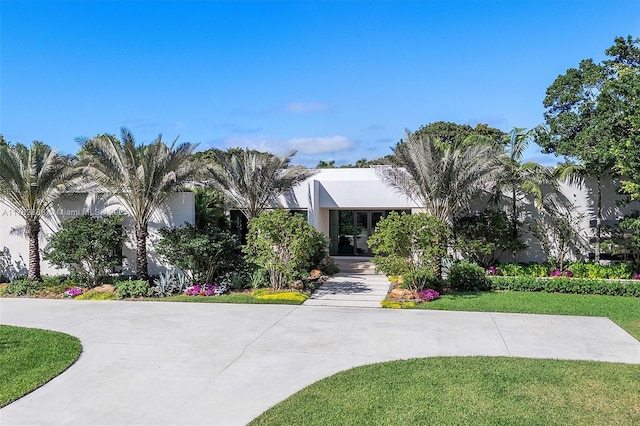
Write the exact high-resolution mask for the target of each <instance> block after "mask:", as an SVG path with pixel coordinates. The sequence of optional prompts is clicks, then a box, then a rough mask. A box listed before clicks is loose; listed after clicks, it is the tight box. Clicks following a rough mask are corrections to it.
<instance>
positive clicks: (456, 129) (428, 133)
mask: <svg viewBox="0 0 640 426" xmlns="http://www.w3.org/2000/svg"><path fill="white" fill-rule="evenodd" d="M415 134H416V135H417V136H420V137H429V138H431V139H436V140H439V141H440V142H441V143H445V144H452V145H460V144H463V143H475V142H477V140H476V139H475V138H471V137H472V136H482V137H484V138H486V139H488V140H491V141H493V142H496V143H499V142H501V141H502V140H503V136H504V133H503V132H502V131H501V130H499V129H495V128H493V127H489V126H488V125H487V124H482V123H478V124H476V127H475V128H474V127H471V126H469V125H468V124H457V123H451V122H448V121H436V122H435V123H429V124H427V125H426V126H421V127H420V128H419V129H418V130H416V132H415Z"/></svg>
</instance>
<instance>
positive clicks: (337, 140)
mask: <svg viewBox="0 0 640 426" xmlns="http://www.w3.org/2000/svg"><path fill="white" fill-rule="evenodd" d="M288 145H289V146H290V147H291V149H295V150H298V151H300V152H301V153H303V154H325V153H330V152H338V151H345V150H348V149H351V148H352V147H353V142H352V141H350V140H349V139H347V138H346V137H344V136H329V137H321V138H295V139H289V141H288Z"/></svg>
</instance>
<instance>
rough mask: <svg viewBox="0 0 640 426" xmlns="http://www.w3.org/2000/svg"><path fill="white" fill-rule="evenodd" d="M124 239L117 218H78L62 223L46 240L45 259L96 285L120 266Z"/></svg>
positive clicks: (85, 216) (119, 221) (119, 219)
mask: <svg viewBox="0 0 640 426" xmlns="http://www.w3.org/2000/svg"><path fill="white" fill-rule="evenodd" d="M125 239H126V236H125V234H124V231H123V229H122V225H121V217H120V216H106V217H102V218H96V217H92V216H89V215H83V216H78V217H76V218H73V219H68V220H65V221H63V222H62V224H61V225H60V229H59V230H58V231H57V232H56V233H55V234H53V235H52V236H51V237H50V238H49V245H48V247H47V249H46V251H45V253H44V258H45V259H47V260H48V261H50V262H51V263H52V264H54V265H55V266H57V267H60V268H67V269H68V270H69V271H71V272H72V273H74V274H76V275H79V276H80V277H81V278H82V279H83V281H84V282H86V283H87V284H89V285H90V286H95V285H98V284H99V283H100V280H101V279H102V278H104V277H106V276H108V275H109V274H110V273H111V271H112V269H113V268H116V267H120V266H122V259H123V256H122V245H123V244H124V241H125Z"/></svg>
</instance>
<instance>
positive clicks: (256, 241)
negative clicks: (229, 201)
mask: <svg viewBox="0 0 640 426" xmlns="http://www.w3.org/2000/svg"><path fill="white" fill-rule="evenodd" d="M243 252H244V253H245V255H246V259H247V262H249V263H252V264H254V265H256V266H257V267H259V268H262V269H265V270H267V271H268V272H269V282H270V284H271V287H272V288H273V289H275V290H279V289H282V288H284V287H285V286H286V285H287V284H288V283H289V282H290V281H292V280H294V279H297V278H300V277H302V276H304V275H306V273H308V272H309V270H310V269H311V268H313V267H315V266H317V265H318V264H319V263H320V262H321V261H322V260H323V259H324V258H325V257H326V254H327V241H326V237H325V236H324V234H322V233H321V232H318V231H317V230H316V229H315V228H314V227H313V226H311V225H309V224H308V223H307V221H306V220H305V219H304V217H302V216H301V215H298V214H295V213H293V214H292V213H289V212H287V211H286V210H284V209H276V210H268V211H265V212H263V213H262V214H261V215H260V216H258V217H257V218H255V219H253V220H251V222H250V223H249V235H248V236H247V245H246V246H244V247H243Z"/></svg>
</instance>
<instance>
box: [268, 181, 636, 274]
mask: <svg viewBox="0 0 640 426" xmlns="http://www.w3.org/2000/svg"><path fill="white" fill-rule="evenodd" d="M594 187H595V184H594V182H593V181H587V182H586V184H585V185H584V186H583V187H577V186H571V185H568V184H563V185H561V192H562V194H563V195H564V196H565V197H566V199H567V200H568V201H570V202H571V203H572V204H573V206H574V207H575V211H574V213H576V214H577V215H580V213H582V214H583V218H582V220H581V221H580V225H579V227H580V230H581V232H582V233H583V234H584V235H585V236H586V237H587V238H589V237H591V236H592V235H593V230H594V228H595V213H594V212H595V207H594V204H595V195H594V193H593V188H594ZM602 193H603V202H602V205H603V209H602V212H603V218H604V223H605V224H606V225H611V224H615V223H617V221H618V220H620V219H621V218H622V217H623V216H624V215H625V214H627V213H630V212H632V211H637V210H640V203H633V204H630V205H627V206H620V205H618V201H619V200H621V199H622V197H621V196H620V195H618V194H617V192H616V187H615V185H614V184H613V182H607V183H605V185H604V187H603V191H602ZM281 202H282V204H283V205H284V206H285V207H287V208H289V209H295V210H302V211H306V214H307V219H308V221H309V223H310V224H311V225H313V226H314V227H315V228H316V229H318V230H319V231H321V232H322V233H324V234H325V235H326V236H327V237H328V238H329V241H330V244H329V252H330V254H331V255H353V254H360V255H367V254H370V250H369V248H368V246H367V243H366V242H367V238H368V237H369V236H371V235H372V233H373V231H374V229H375V226H376V224H377V223H378V221H379V220H380V219H381V218H382V217H384V216H386V215H387V214H388V213H389V212H391V211H394V210H395V211H411V212H414V213H415V212H418V211H420V206H418V205H416V204H415V203H414V202H412V201H411V200H409V199H407V197H406V196H404V195H402V194H399V193H397V192H395V191H394V190H392V189H391V188H389V187H388V186H387V185H385V184H384V183H383V182H382V180H381V179H380V177H379V176H378V174H377V172H376V170H375V168H357V169H356V168H353V169H346V168H345V169H342V168H336V169H319V170H318V172H317V173H316V174H315V175H313V176H312V177H310V178H309V179H307V180H306V181H305V182H303V183H302V184H300V185H299V186H297V187H296V188H294V190H293V191H292V192H291V193H290V194H287V196H285V197H282V199H281ZM483 205H484V203H483V202H482V201H481V200H479V203H478V206H477V207H479V208H481V207H482V206H483ZM528 208H529V209H530V210H532V209H533V206H528ZM534 216H535V213H534ZM526 239H527V243H528V245H529V250H527V252H526V253H523V254H522V256H519V258H518V260H519V261H539V262H542V261H545V260H546V255H545V254H544V253H543V252H542V250H541V248H540V247H539V245H538V244H537V242H536V241H535V240H534V239H533V238H531V236H529V237H527V238H526ZM591 254H592V253H591ZM588 257H589V253H584V258H585V259H586V258H588Z"/></svg>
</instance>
